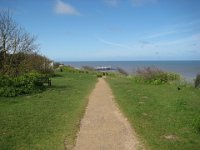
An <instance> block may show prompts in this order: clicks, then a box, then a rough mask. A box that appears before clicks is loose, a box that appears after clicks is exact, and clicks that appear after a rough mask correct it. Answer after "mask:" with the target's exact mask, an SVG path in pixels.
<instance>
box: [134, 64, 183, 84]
mask: <svg viewBox="0 0 200 150" xmlns="http://www.w3.org/2000/svg"><path fill="white" fill-rule="evenodd" d="M136 73H137V74H136V76H134V80H135V81H136V82H139V83H148V84H154V85H160V84H165V83H168V82H170V81H177V80H180V75H178V74H175V73H168V72H165V71H162V70H160V69H157V68H150V67H147V68H144V69H138V70H137V72H136Z"/></svg>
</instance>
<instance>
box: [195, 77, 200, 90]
mask: <svg viewBox="0 0 200 150" xmlns="http://www.w3.org/2000/svg"><path fill="white" fill-rule="evenodd" d="M194 84H195V85H194V86H195V88H198V87H200V74H198V75H197V76H196V79H195V82H194Z"/></svg>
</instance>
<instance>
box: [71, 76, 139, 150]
mask: <svg viewBox="0 0 200 150" xmlns="http://www.w3.org/2000/svg"><path fill="white" fill-rule="evenodd" d="M138 145H139V143H138V141H137V139H136V137H135V136H134V132H133V130H132V129H131V126H130V125H129V123H128V121H127V120H126V119H125V117H124V116H123V115H122V114H121V113H120V111H119V109H118V107H117V106H116V104H115V102H114V101H113V95H112V92H111V89H110V87H109V86H108V84H107V82H106V81H105V80H104V79H99V81H98V83H97V84H96V87H95V89H94V90H93V92H92V93H91V95H90V97H89V103H88V106H87V109H86V113H85V115H84V117H83V119H82V121H81V127H80V132H79V133H78V137H77V141H76V146H75V148H74V150H135V149H136V147H138Z"/></svg>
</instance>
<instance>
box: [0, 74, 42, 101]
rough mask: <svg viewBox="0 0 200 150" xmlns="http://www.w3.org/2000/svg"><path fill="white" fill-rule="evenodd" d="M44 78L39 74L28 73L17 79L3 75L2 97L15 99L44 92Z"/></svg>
mask: <svg viewBox="0 0 200 150" xmlns="http://www.w3.org/2000/svg"><path fill="white" fill-rule="evenodd" d="M44 77H45V76H44V75H42V74H39V73H28V74H24V75H22V76H19V77H15V78H11V77H8V76H3V75H1V76H0V96H5V97H13V96H17V95H23V94H29V93H33V92H36V91H40V90H43V89H44V86H43V78H44Z"/></svg>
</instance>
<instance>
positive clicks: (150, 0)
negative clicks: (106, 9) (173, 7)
mask: <svg viewBox="0 0 200 150" xmlns="http://www.w3.org/2000/svg"><path fill="white" fill-rule="evenodd" d="M157 2H158V0H132V3H133V6H135V7H137V6H143V5H146V4H156V3H157Z"/></svg>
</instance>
